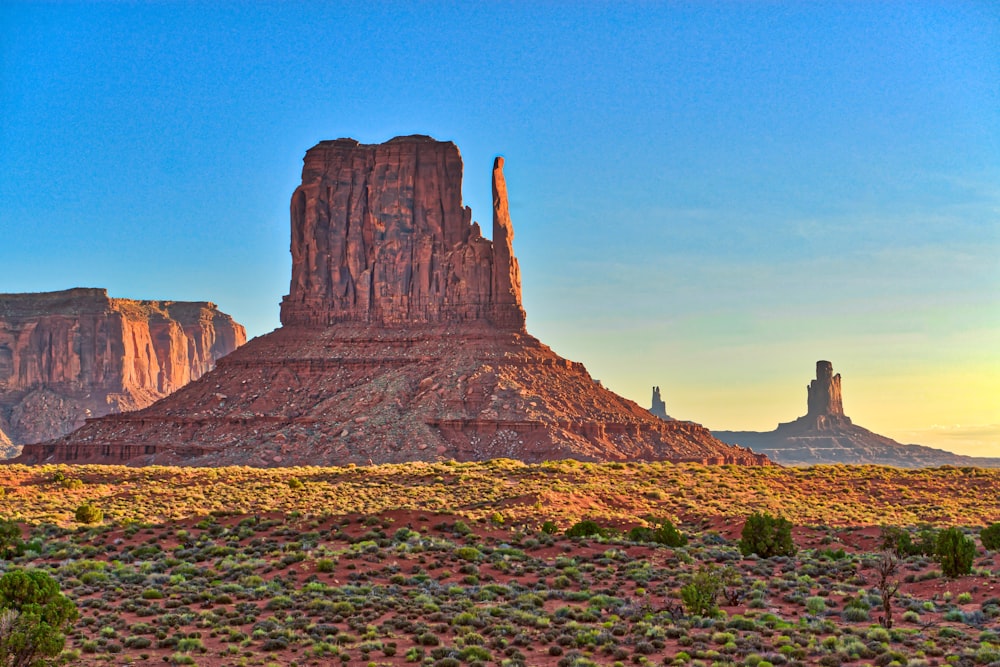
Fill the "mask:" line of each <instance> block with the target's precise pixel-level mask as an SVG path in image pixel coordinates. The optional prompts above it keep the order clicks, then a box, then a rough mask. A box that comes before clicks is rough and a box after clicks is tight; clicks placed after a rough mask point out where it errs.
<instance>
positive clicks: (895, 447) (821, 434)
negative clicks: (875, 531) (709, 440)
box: [712, 361, 1000, 468]
mask: <svg viewBox="0 0 1000 667" xmlns="http://www.w3.org/2000/svg"><path fill="white" fill-rule="evenodd" d="M806 404H807V412H806V414H805V415H804V416H802V417H799V418H798V419H796V420H795V421H792V422H787V423H784V424H778V427H777V428H776V429H775V430H773V431H767V432H761V431H713V432H712V433H713V435H715V436H716V437H717V438H719V439H720V440H722V441H724V442H728V443H732V444H739V445H743V446H746V447H750V448H751V449H752V450H753V451H755V452H758V453H761V454H766V455H767V456H768V457H770V458H771V459H773V460H774V461H776V462H777V463H781V464H783V465H814V464H818V463H848V464H875V465H890V466H896V467H900V468H925V467H935V466H942V465H958V466H980V467H1000V459H998V458H982V457H972V456H962V455H960V454H954V453H952V452H948V451H945V450H942V449H934V448H932V447H925V446H923V445H903V444H900V443H898V442H896V441H895V440H892V439H891V438H887V437H885V436H883V435H879V434H877V433H872V432H871V431H869V430H868V429H865V428H862V427H860V426H857V425H855V424H854V423H853V422H852V421H851V418H850V417H848V416H847V415H845V414H844V403H843V395H842V393H841V388H840V374H839V373H838V374H836V375H834V374H833V364H831V363H830V362H829V361H817V362H816V378H815V379H814V380H812V381H811V382H810V383H809V385H808V386H807V387H806Z"/></svg>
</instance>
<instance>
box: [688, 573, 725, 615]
mask: <svg viewBox="0 0 1000 667" xmlns="http://www.w3.org/2000/svg"><path fill="white" fill-rule="evenodd" d="M722 587H723V580H722V576H721V574H720V573H719V568H718V567H716V566H715V565H711V564H709V565H702V566H701V567H699V568H698V571H697V572H695V573H694V574H693V575H692V576H691V582H690V583H689V584H687V585H686V586H684V587H682V588H681V601H682V602H683V603H684V608H685V609H687V611H688V613H689V614H694V615H695V616H715V615H716V614H717V613H718V612H719V605H718V604H717V602H716V601H717V600H718V598H719V593H721V592H722Z"/></svg>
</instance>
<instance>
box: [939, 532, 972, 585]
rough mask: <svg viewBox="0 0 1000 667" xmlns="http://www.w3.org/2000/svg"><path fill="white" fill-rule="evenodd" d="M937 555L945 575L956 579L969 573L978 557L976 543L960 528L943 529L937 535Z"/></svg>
mask: <svg viewBox="0 0 1000 667" xmlns="http://www.w3.org/2000/svg"><path fill="white" fill-rule="evenodd" d="M935 557H936V558H937V562H938V563H940V564H941V572H943V573H944V576H946V577H949V578H952V579H954V578H955V577H960V576H962V575H963V574H969V573H970V572H972V561H973V560H974V559H975V557H976V543H975V542H973V541H972V538H970V537H966V536H965V535H964V534H963V533H962V531H961V530H959V529H958V528H954V527H952V528H948V529H947V530H942V531H941V532H940V533H938V536H937V549H936V553H935Z"/></svg>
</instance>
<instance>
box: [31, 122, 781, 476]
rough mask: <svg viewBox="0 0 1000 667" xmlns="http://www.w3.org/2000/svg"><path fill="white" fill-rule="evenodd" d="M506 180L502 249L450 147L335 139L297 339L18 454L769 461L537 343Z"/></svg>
mask: <svg viewBox="0 0 1000 667" xmlns="http://www.w3.org/2000/svg"><path fill="white" fill-rule="evenodd" d="M503 168H504V161H503V159H502V158H497V159H496V161H495V162H494V165H493V172H492V181H493V207H492V208H493V211H492V218H493V219H492V223H493V226H492V231H493V235H492V240H489V239H485V238H483V236H482V234H481V233H480V228H479V225H478V224H477V223H476V222H474V221H473V219H472V212H471V210H470V209H469V208H468V207H466V206H463V204H462V199H461V192H462V170H463V166H462V159H461V156H460V154H459V152H458V148H457V147H456V146H455V145H454V144H453V143H450V142H440V141H435V140H433V139H431V138H430V137H425V136H419V135H417V136H409V137H397V138H395V139H392V140H391V141H388V142H386V143H384V144H361V143H359V142H357V141H354V140H351V139H338V140H335V141H323V142H320V143H319V144H317V145H316V146H314V147H313V148H311V149H309V151H308V152H307V153H306V155H305V158H304V161H303V168H302V183H301V185H300V186H299V187H297V188H296V190H295V192H294V193H293V194H292V198H291V205H290V218H291V253H292V276H291V282H290V287H289V293H288V295H287V296H286V297H285V298H284V300H283V301H282V304H281V322H282V327H281V328H279V329H277V330H275V331H274V332H272V333H270V334H268V335H266V336H261V337H259V338H256V339H254V340H252V341H250V342H249V343H247V344H246V345H245V346H243V347H241V348H240V349H238V350H236V351H235V352H233V353H232V354H230V355H229V356H227V357H226V358H224V359H222V360H220V361H219V363H218V365H217V367H216V368H215V370H213V371H212V372H210V373H208V374H206V375H205V376H203V377H202V378H201V379H199V380H198V381H196V382H193V383H191V384H190V385H187V386H186V387H184V388H183V389H181V390H180V391H178V392H176V393H174V394H172V395H171V396H169V397H167V398H165V399H163V400H161V401H159V402H157V403H155V404H154V405H152V406H150V407H148V408H145V409H143V410H139V411H137V412H132V413H128V414H122V415H116V416H112V417H105V418H103V419H94V420H90V421H88V422H87V424H86V425H85V426H83V428H81V429H79V430H78V431H76V432H74V433H72V434H70V435H68V436H65V437H63V438H61V439H58V440H54V441H51V442H47V443H42V444H38V445H30V446H27V447H25V449H24V453H23V455H22V457H21V459H20V460H21V461H24V462H35V463H38V462H54V461H68V462H98V463H127V464H129V465H145V464H154V463H155V464H177V465H211V466H215V465H227V464H239V465H253V466H276V465H282V466H288V465H343V464H347V463H357V464H367V463H370V462H371V463H387V462H406V461H432V460H438V459H456V460H481V459H490V458H499V457H508V458H516V459H521V460H524V461H543V460H551V459H558V458H575V459H579V460H591V461H605V460H633V459H636V460H637V459H647V460H672V461H697V462H702V463H737V464H753V465H766V464H769V461H768V459H767V457H765V456H761V455H758V454H754V453H753V452H751V451H750V450H748V449H745V448H742V447H734V446H730V445H726V444H724V443H722V442H720V441H719V440H717V439H716V438H714V437H713V436H712V435H711V434H710V433H709V431H708V430H707V429H706V428H705V427H703V426H701V425H699V424H694V423H691V422H683V421H676V420H669V421H668V420H664V419H658V418H656V417H654V416H653V415H651V414H650V413H649V412H648V411H647V410H645V409H643V408H642V407H640V406H639V405H637V404H635V403H634V402H632V401H629V400H626V399H624V398H622V397H621V396H618V395H617V394H614V393H613V392H611V391H609V390H607V389H605V388H603V387H602V386H600V384H599V383H597V382H596V381H595V380H594V379H593V378H592V377H591V376H590V374H589V373H588V372H587V370H586V368H584V367H583V365H582V364H579V363H576V362H572V361H568V360H566V359H563V358H561V357H559V356H558V355H556V354H555V353H554V352H552V350H551V349H549V348H548V347H547V346H545V345H543V344H542V343H541V342H539V341H538V340H537V339H535V338H534V337H532V336H530V335H529V334H528V333H527V332H526V329H525V314H524V309H523V307H522V305H521V277H520V268H519V266H518V263H517V260H516V258H515V256H514V252H513V238H514V231H513V226H512V224H511V220H510V215H509V209H508V204H507V187H506V182H505V180H504V173H503Z"/></svg>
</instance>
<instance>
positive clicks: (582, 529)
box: [566, 519, 610, 537]
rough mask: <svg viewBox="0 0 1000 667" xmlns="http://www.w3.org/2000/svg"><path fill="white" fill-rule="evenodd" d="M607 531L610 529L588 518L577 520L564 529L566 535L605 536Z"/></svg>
mask: <svg viewBox="0 0 1000 667" xmlns="http://www.w3.org/2000/svg"><path fill="white" fill-rule="evenodd" d="M609 533H610V531H609V530H608V529H607V528H602V527H601V526H600V525H598V523H597V522H596V521H591V520H590V519H584V520H583V521H578V522H577V523H574V524H573V525H572V526H570V527H569V528H567V529H566V537H591V536H593V535H599V536H606V535H608V534H609Z"/></svg>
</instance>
